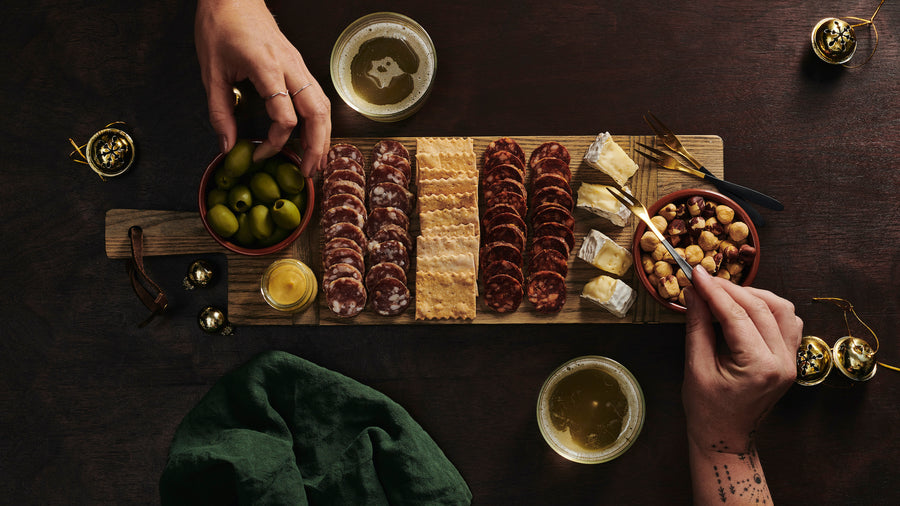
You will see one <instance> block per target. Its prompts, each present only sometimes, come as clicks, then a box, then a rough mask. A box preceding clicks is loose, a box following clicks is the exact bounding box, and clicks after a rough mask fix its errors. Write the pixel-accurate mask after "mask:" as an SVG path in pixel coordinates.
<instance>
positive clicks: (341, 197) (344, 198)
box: [322, 193, 366, 213]
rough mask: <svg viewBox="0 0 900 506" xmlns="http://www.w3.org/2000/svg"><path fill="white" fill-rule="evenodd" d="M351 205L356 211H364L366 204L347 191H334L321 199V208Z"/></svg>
mask: <svg viewBox="0 0 900 506" xmlns="http://www.w3.org/2000/svg"><path fill="white" fill-rule="evenodd" d="M341 206H343V207H352V208H353V209H355V210H356V212H358V213H365V212H366V206H365V204H363V201H362V200H360V199H359V197H357V196H356V195H351V194H349V193H335V194H334V195H332V196H330V197H328V198H327V199H325V200H324V201H322V209H331V208H332V207H341Z"/></svg>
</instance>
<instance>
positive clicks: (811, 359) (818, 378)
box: [796, 336, 834, 386]
mask: <svg viewBox="0 0 900 506" xmlns="http://www.w3.org/2000/svg"><path fill="white" fill-rule="evenodd" d="M833 366H834V360H832V356H831V348H830V347H829V346H828V343H826V342H825V341H824V340H823V339H822V338H820V337H816V336H803V339H802V340H801V341H800V347H799V348H798V349H797V379H796V382H797V383H798V384H800V385H803V386H813V385H818V384H819V383H821V382H823V381H825V378H826V377H828V374H829V373H830V372H831V369H832V367H833Z"/></svg>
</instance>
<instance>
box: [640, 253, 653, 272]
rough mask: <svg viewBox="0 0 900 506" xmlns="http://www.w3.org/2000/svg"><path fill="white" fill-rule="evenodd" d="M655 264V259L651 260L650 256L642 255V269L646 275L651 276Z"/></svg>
mask: <svg viewBox="0 0 900 506" xmlns="http://www.w3.org/2000/svg"><path fill="white" fill-rule="evenodd" d="M655 263H656V262H654V261H653V259H652V258H650V255H647V254H643V255H641V267H642V268H643V269H644V272H645V273H647V274H650V273H651V272H653V264H655Z"/></svg>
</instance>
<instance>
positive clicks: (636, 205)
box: [606, 186, 694, 281]
mask: <svg viewBox="0 0 900 506" xmlns="http://www.w3.org/2000/svg"><path fill="white" fill-rule="evenodd" d="M606 189H607V190H608V191H609V193H611V194H612V196H613V197H615V198H616V200H618V201H619V202H621V203H622V205H624V206H625V207H627V208H628V209H629V210H631V212H632V213H633V214H634V215H635V216H637V217H638V218H640V219H641V221H643V222H644V223H646V224H647V230H649V231H651V232H653V235H655V236H656V238H657V239H659V242H661V243H662V245H663V246H665V248H666V251H668V252H669V254H670V255H672V258H674V259H675V262H676V263H677V264H678V267H681V270H682V271H684V275H685V276H686V277H687V278H688V281H694V278H693V276H692V275H693V272H694V269H693V268H692V267H691V265H690V264H689V263H687V260H685V259H684V258H682V257H681V255H679V254H678V252H676V251H675V248H674V247H672V243H670V242H669V241H668V239H666V238H665V236H663V235H662V232H661V231H659V230H657V228H656V227H655V226H654V225H653V222H652V221H650V213H649V212H647V208H646V207H644V204H642V203H641V201H640V200H638V199H637V197H635V196H634V195H631V194H630V193H627V194H626V193H624V192H622V191H620V190H619V189H617V188H613V187H611V186H607V187H606Z"/></svg>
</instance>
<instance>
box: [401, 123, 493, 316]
mask: <svg viewBox="0 0 900 506" xmlns="http://www.w3.org/2000/svg"><path fill="white" fill-rule="evenodd" d="M416 186H417V187H418V206H419V229H420V235H419V237H417V238H416V319H417V320H428V319H443V318H462V319H473V318H475V302H476V299H477V298H478V281H477V275H476V272H477V269H478V246H479V236H478V231H479V226H478V167H477V166H476V164H475V151H474V149H473V147H472V139H470V138H433V137H427V138H419V139H416Z"/></svg>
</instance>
